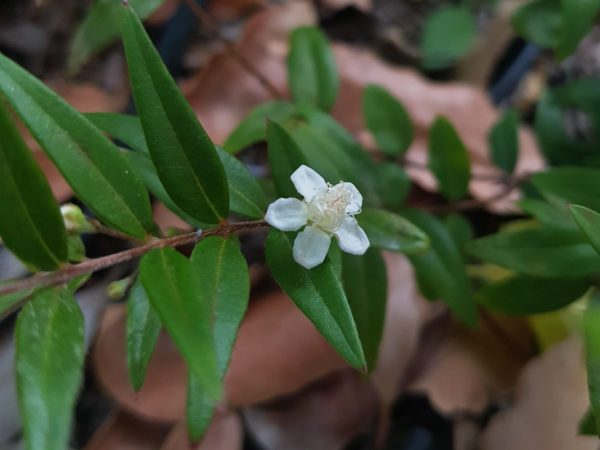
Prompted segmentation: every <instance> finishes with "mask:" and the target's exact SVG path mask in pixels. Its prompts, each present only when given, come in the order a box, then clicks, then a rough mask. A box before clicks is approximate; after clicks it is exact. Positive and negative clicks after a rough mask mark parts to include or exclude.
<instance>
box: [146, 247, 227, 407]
mask: <svg viewBox="0 0 600 450" xmlns="http://www.w3.org/2000/svg"><path fill="white" fill-rule="evenodd" d="M140 278H141V281H142V285H143V287H144V290H145V291H146V294H147V295H148V298H149V300H150V304H151V305H152V307H153V308H154V309H155V310H156V312H157V313H158V315H159V316H160V318H161V321H162V323H163V325H164V327H165V328H166V329H167V331H168V332H169V334H170V335H171V337H172V338H173V341H175V344H176V345H177V347H178V348H179V351H180V352H181V354H182V355H183V357H184V359H185V361H186V363H187V365H188V367H189V369H190V370H191V371H192V373H193V374H194V376H195V377H196V378H197V379H198V381H199V382H200V383H201V385H202V387H203V388H204V390H205V391H206V392H207V393H208V395H209V396H210V397H211V398H213V399H215V400H216V399H218V398H220V397H221V393H222V386H221V377H220V375H219V364H218V362H217V356H216V353H215V343H214V338H213V332H212V309H211V308H212V306H211V304H210V303H209V299H207V298H205V296H204V289H205V287H204V286H202V282H201V279H200V275H199V274H198V271H197V270H196V268H195V267H194V265H193V264H192V263H191V262H190V261H188V260H187V259H186V258H185V257H184V256H183V255H181V254H180V253H178V252H177V251H176V250H174V249H172V248H170V247H167V248H161V249H156V250H152V251H151V252H150V253H147V254H146V255H145V256H144V257H143V258H142V261H141V262H140Z"/></svg>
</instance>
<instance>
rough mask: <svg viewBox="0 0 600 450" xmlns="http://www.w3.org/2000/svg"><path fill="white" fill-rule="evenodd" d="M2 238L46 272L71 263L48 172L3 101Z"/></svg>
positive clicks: (0, 150) (0, 159)
mask: <svg viewBox="0 0 600 450" xmlns="http://www.w3.org/2000/svg"><path fill="white" fill-rule="evenodd" d="M0 136H1V139H0V236H1V237H2V241H3V242H4V245H6V247H7V248H8V249H9V250H10V251H11V252H13V253H14V254H15V255H17V256H18V257H19V258H20V259H21V260H23V261H24V262H26V263H28V264H32V265H34V266H36V267H38V268H40V269H42V270H55V269H58V267H59V266H60V264H61V263H64V262H66V261H67V231H66V230H65V224H64V221H63V218H62V215H61V213H60V208H59V206H58V202H57V201H56V199H55V198H54V195H53V194H52V190H51V189H50V185H49V184H48V181H47V180H46V177H45V176H44V172H42V169H40V167H39V166H38V165H37V163H36V162H35V159H34V157H33V155H32V154H31V152H30V151H29V149H28V148H27V146H26V145H25V142H24V141H23V138H22V137H21V133H20V132H19V130H18V129H17V127H16V125H15V124H14V122H13V121H12V119H11V118H10V115H9V113H8V110H7V109H6V107H5V106H4V102H3V101H2V99H0Z"/></svg>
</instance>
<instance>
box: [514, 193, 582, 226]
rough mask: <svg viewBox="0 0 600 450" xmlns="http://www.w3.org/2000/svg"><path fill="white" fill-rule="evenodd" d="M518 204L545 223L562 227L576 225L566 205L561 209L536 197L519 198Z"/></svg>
mask: <svg viewBox="0 0 600 450" xmlns="http://www.w3.org/2000/svg"><path fill="white" fill-rule="evenodd" d="M517 205H518V206H519V208H521V209H522V210H523V211H524V212H526V213H529V214H531V215H532V216H533V217H535V218H536V219H537V220H539V221H540V222H541V223H543V224H545V225H552V226H562V227H573V225H575V223H574V222H573V219H572V217H571V216H570V215H569V211H568V208H567V207H566V206H565V208H564V209H561V208H560V207H559V206H558V205H555V204H553V203H549V202H547V201H544V200H538V199H534V198H524V199H523V200H519V202H518V203H517Z"/></svg>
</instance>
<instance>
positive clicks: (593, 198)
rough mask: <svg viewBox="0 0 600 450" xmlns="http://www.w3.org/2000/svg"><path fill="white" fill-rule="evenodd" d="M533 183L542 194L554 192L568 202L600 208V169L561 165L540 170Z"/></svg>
mask: <svg viewBox="0 0 600 450" xmlns="http://www.w3.org/2000/svg"><path fill="white" fill-rule="evenodd" d="M532 182H533V185H534V186H535V187H536V188H537V189H539V190H540V191H542V194H552V195H555V196H557V197H560V198H562V199H563V200H565V201H566V202H568V203H574V204H577V205H582V206H585V207H586V208H591V209H593V210H596V211H599V210H600V196H599V195H598V192H600V170H599V169H592V168H589V167H561V168H555V169H549V170H547V171H546V172H538V173H535V174H533V176H532Z"/></svg>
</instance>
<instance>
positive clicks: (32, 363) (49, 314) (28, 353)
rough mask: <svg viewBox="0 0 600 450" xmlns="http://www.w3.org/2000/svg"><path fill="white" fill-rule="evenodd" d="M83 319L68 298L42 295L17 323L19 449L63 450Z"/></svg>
mask: <svg viewBox="0 0 600 450" xmlns="http://www.w3.org/2000/svg"><path fill="white" fill-rule="evenodd" d="M84 351H85V348H84V335H83V315H82V314H81V310H80V309H79V306H78V305H77V302H76V301H75V299H74V298H73V296H72V295H71V294H70V293H69V292H68V291H66V290H63V289H54V288H53V289H47V290H45V291H42V292H40V293H39V294H38V295H37V296H36V298H34V299H33V301H31V302H29V303H28V304H26V305H25V306H24V307H23V309H22V310H21V313H20V314H19V319H18V321H17V330H16V361H15V367H16V372H17V393H18V397H19V406H20V410H21V420H22V423H23V435H24V437H25V447H26V448H27V449H31V450H64V449H65V448H67V444H68V440H69V435H70V430H71V415H72V413H73V406H74V404H75V398H76V397H77V392H78V391H79V385H80V384H81V378H82V371H83V360H84Z"/></svg>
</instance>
